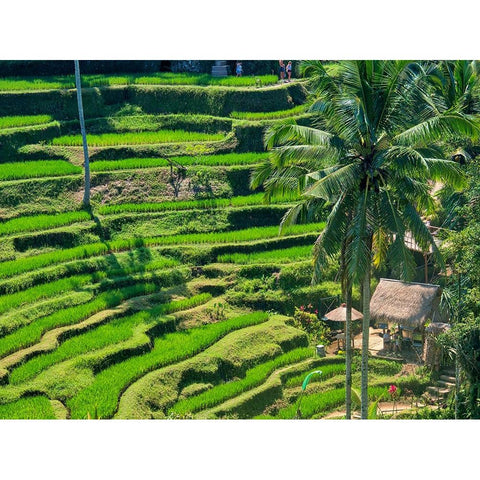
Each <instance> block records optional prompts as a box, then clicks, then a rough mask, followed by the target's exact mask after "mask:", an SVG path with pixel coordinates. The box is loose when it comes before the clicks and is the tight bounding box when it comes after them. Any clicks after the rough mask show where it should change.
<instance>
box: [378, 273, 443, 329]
mask: <svg viewBox="0 0 480 480" xmlns="http://www.w3.org/2000/svg"><path fill="white" fill-rule="evenodd" d="M441 293H442V290H441V288H440V286H439V285H431V284H427V283H413V282H402V281H400V280H392V279H389V278H381V279H380V283H379V284H378V286H377V288H376V290H375V293H374V294H373V296H372V299H371V301H370V316H371V318H372V320H374V321H376V322H377V323H386V324H390V325H391V324H393V325H401V326H402V327H407V328H408V329H410V330H413V329H422V328H423V327H424V325H425V323H426V322H427V320H431V321H432V322H435V321H443V316H442V314H441V312H440V309H439V304H440V296H441Z"/></svg>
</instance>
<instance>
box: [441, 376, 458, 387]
mask: <svg viewBox="0 0 480 480" xmlns="http://www.w3.org/2000/svg"><path fill="white" fill-rule="evenodd" d="M440 380H441V381H443V382H447V383H451V384H453V385H455V375H440Z"/></svg>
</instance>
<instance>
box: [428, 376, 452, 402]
mask: <svg viewBox="0 0 480 480" xmlns="http://www.w3.org/2000/svg"><path fill="white" fill-rule="evenodd" d="M454 388H455V369H454V368H444V369H442V371H441V372H440V377H439V379H438V380H437V382H436V385H432V386H430V387H428V388H427V392H428V393H429V394H430V396H431V397H432V399H433V400H436V401H442V400H445V399H446V398H447V397H448V394H449V393H450V392H451V391H452V390H453V389H454Z"/></svg>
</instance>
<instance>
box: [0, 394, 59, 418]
mask: <svg viewBox="0 0 480 480" xmlns="http://www.w3.org/2000/svg"><path fill="white" fill-rule="evenodd" d="M0 419H11V420H46V419H51V420H53V419H55V414H54V412H53V408H52V404H51V403H50V400H49V399H48V398H46V397H42V396H38V397H26V398H21V399H20V400H17V401H16V402H12V403H6V404H4V405H0Z"/></svg>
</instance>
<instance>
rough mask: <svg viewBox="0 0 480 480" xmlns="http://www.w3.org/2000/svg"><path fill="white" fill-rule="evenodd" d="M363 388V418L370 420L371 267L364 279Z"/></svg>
mask: <svg viewBox="0 0 480 480" xmlns="http://www.w3.org/2000/svg"><path fill="white" fill-rule="evenodd" d="M362 313H363V331H362V386H361V400H362V408H361V417H362V419H367V418H368V339H369V335H370V267H369V268H367V271H366V273H365V277H364V279H363V312H362Z"/></svg>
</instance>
